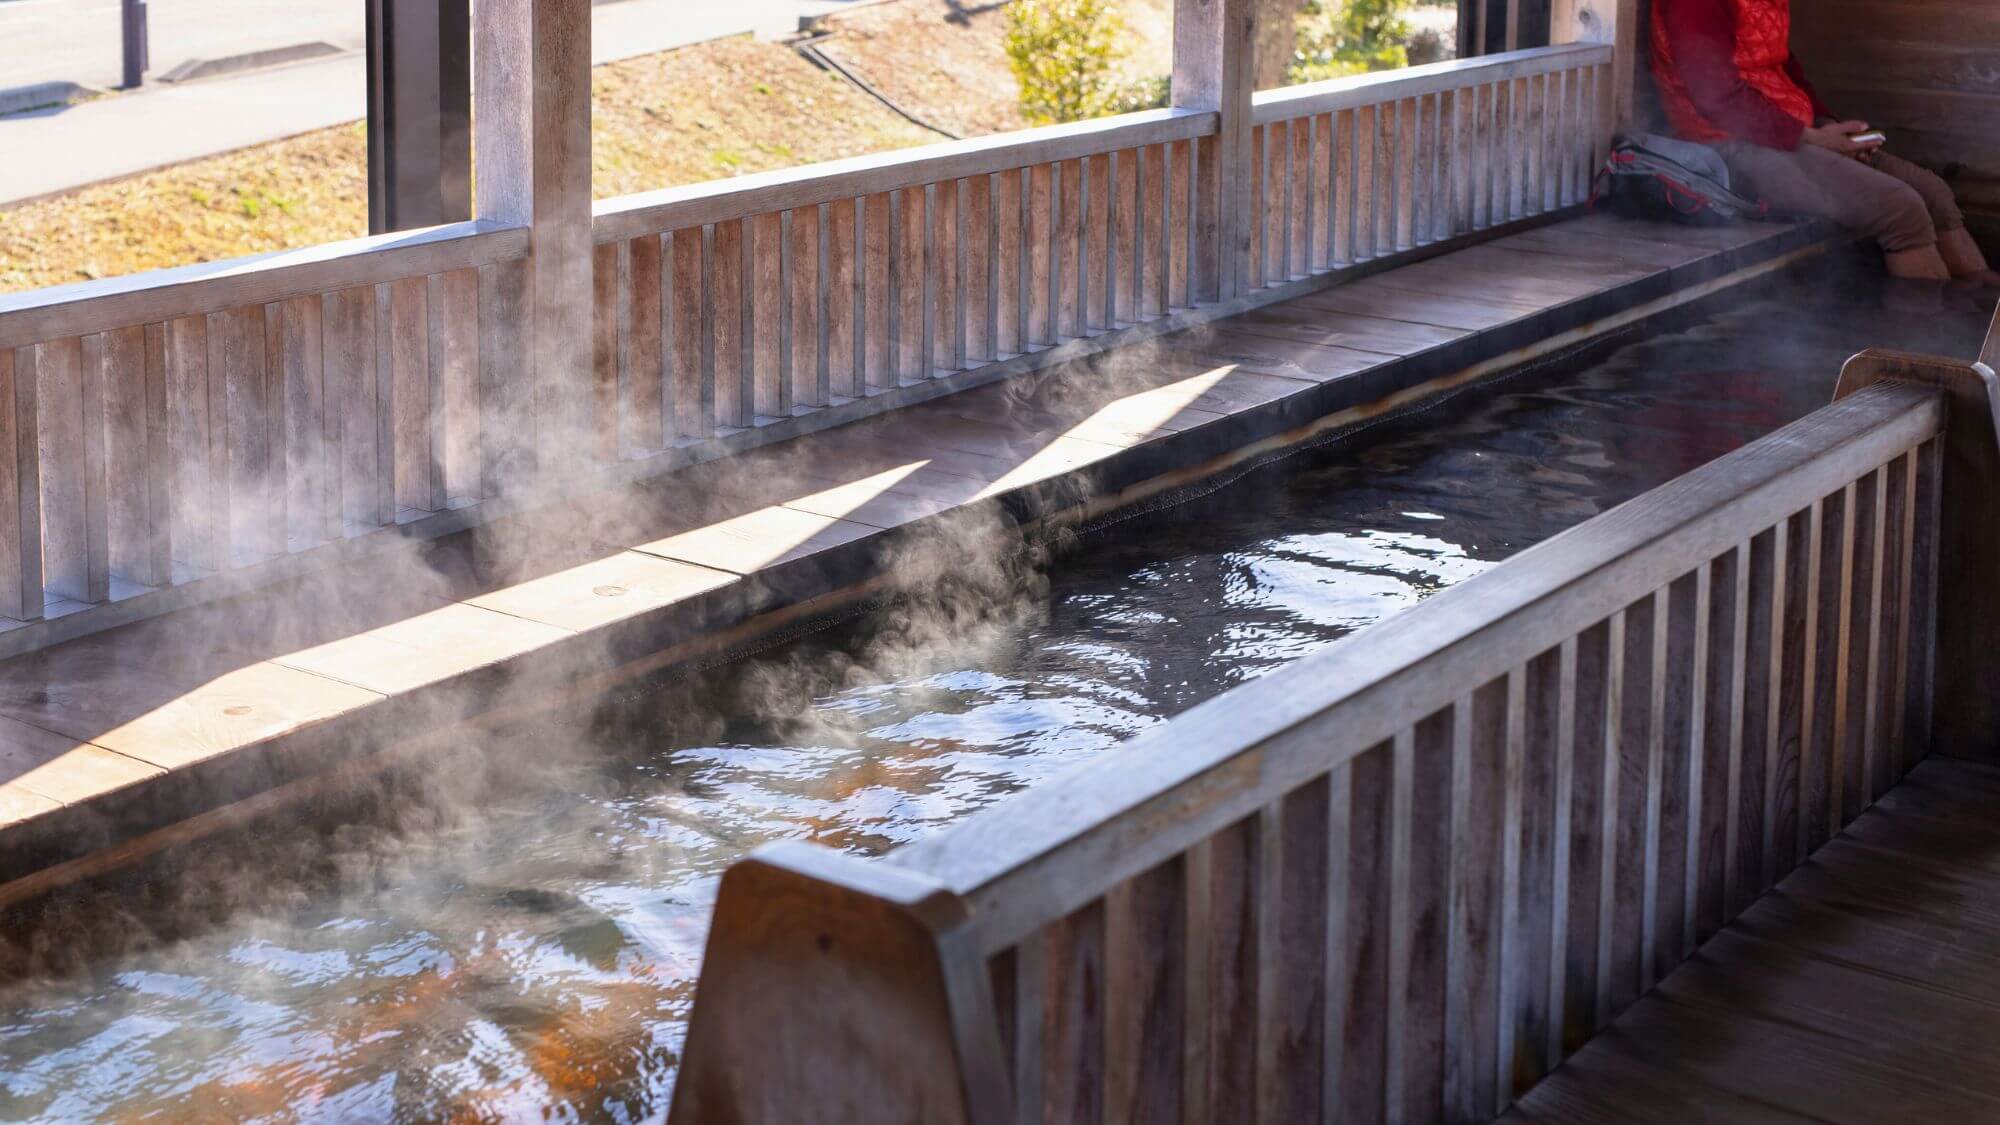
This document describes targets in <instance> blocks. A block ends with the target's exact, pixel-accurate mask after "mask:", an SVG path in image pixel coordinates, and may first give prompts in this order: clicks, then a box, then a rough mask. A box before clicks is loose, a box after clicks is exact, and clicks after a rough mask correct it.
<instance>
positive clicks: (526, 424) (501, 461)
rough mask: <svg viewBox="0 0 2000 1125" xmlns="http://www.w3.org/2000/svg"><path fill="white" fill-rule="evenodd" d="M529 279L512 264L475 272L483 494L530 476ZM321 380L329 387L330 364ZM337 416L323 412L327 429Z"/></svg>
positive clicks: (532, 429) (532, 464)
mask: <svg viewBox="0 0 2000 1125" xmlns="http://www.w3.org/2000/svg"><path fill="white" fill-rule="evenodd" d="M529 278H530V273H529V270H528V268H527V267H526V266H525V265H523V264H521V263H518V262H508V263H502V264H499V265H492V266H483V267H481V268H480V270H479V339H480V348H479V442H480V452H479V465H480V472H481V473H482V474H483V475H484V478H485V483H484V484H483V486H482V487H481V489H480V492H481V494H482V495H484V496H499V495H502V494H504V493H505V492H506V491H507V490H508V489H510V488H518V487H521V486H524V485H526V484H527V483H528V482H529V481H530V480H531V479H532V478H533V476H534V472H535V444H536V443H535V427H536V426H537V424H538V418H537V411H536V409H535V381H534V378H533V370H534V369H533V367H532V365H531V363H530V352H531V349H530V348H529V346H528V325H529V323H530V321H531V314H530V312H529V311H528V305H529V293H528V285H529ZM328 307H329V308H330V307H331V306H330V305H329V306H328ZM328 354H329V355H331V354H332V353H331V352H329V353H328ZM327 378H328V380H329V382H328V386H329V388H331V387H333V386H334V385H335V384H334V382H333V379H334V376H333V375H332V368H331V366H330V365H329V367H328V376H327ZM339 414H340V412H339V411H337V410H335V411H329V412H328V415H327V417H328V424H329V426H332V425H334V424H336V423H337V421H338V419H339ZM328 435H329V436H328V440H329V442H338V441H340V440H342V439H341V438H338V437H335V436H334V431H333V430H332V429H329V430H328Z"/></svg>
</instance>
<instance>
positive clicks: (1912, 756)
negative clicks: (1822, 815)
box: [1902, 438, 1944, 769]
mask: <svg viewBox="0 0 2000 1125" xmlns="http://www.w3.org/2000/svg"><path fill="white" fill-rule="evenodd" d="M1943 447H1944V442H1943V441H1942V440H1941V439H1938V438H1932V439H1931V440H1930V441H1928V442H1925V443H1924V444H1923V445H1922V446H1921V447H1919V448H1918V450H1917V452H1916V455H1915V456H1916V463H1915V466H1914V468H1913V469H1912V474H1911V475H1912V477H1913V479H1912V481H1911V484H1910V517H1911V519H1910V525H1911V526H1910V552H1909V554H1910V568H1909V572H1910V597H1909V604H1910V627H1909V643H1908V645H1907V646H1906V647H1905V649H1904V652H1905V657H1904V659H1905V662H1906V669H1907V670H1906V671H1905V673H1904V677H1903V679H1904V686H1903V691H1904V702H1903V708H1902V710H1903V738H1902V743H1903V766H1904V768H1906V769H1907V768H1908V767H1910V766H1912V765H1915V764H1916V762H1917V760H1918V759H1919V758H1921V757H1923V756H1924V755H1925V754H1927V753H1929V752H1930V750H1931V749H1932V747H1931V744H1930V732H1931V708H1932V699H1931V677H1932V675H1933V674H1934V671H1935V670H1934V669H1933V667H1932V661H1933V659H1934V654H1935V652H1936V638H1937V613H1938V604H1937V591H1938V543H1939V538H1940V536H1939V527H1938V520H1939V512H1940V508H1939V505H1940V503H1942V496H1943V492H1942V488H1941V485H1942V478H1941V474H1942V472H1943V467H1944V466H1943V462H1942V461H1941V458H1942V457H1943V455H1944V452H1943Z"/></svg>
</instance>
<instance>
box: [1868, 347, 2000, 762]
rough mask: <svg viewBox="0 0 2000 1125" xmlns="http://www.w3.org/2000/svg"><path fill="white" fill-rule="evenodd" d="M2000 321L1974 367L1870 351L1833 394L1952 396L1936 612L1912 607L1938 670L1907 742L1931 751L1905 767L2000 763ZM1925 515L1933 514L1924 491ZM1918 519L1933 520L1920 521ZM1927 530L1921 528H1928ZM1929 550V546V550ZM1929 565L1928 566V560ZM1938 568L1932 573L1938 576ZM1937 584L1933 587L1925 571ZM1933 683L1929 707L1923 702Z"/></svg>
mask: <svg viewBox="0 0 2000 1125" xmlns="http://www.w3.org/2000/svg"><path fill="white" fill-rule="evenodd" d="M1995 360H2000V314H1996V316H1995V318H1994V324H1993V329H1992V331H1991V333H1989V335H1988V336H1987V339H1986V347H1985V348H1984V349H1983V350H1982V352H1981V357H1980V359H1979V360H1978V361H1976V362H1973V363H1964V362H1961V361H1958V360H1953V359H1947V358H1943V357H1940V356H1927V355H1910V354H1906V353H1903V352H1891V351H1882V350H1878V349H1870V350H1868V351H1865V352H1862V353H1861V354H1859V355H1857V356H1855V357H1854V358H1852V359H1850V360H1848V361H1847V363H1846V365H1845V366H1843V367H1842V368H1841V369H1840V382H1839V384H1838V385H1837V386H1836V387H1835V389H1834V396H1833V397H1834V398H1835V400H1839V399H1842V398H1845V397H1847V396H1848V395H1851V394H1853V393H1855V392H1856V391H1859V390H1861V389H1862V388H1864V387H1868V386H1872V385H1873V384H1875V383H1881V382H1898V383H1915V384H1917V385H1920V386H1926V387H1935V388H1937V389H1939V390H1941V391H1943V392H1944V393H1945V432H1944V436H1943V438H1942V439H1941V441H1942V444H1943V451H1942V452H1943V456H1942V457H1941V458H1939V463H1940V468H1939V470H1936V471H1934V476H1933V479H1938V478H1941V484H1942V488H1940V489H1939V490H1938V492H1937V493H1936V494H1934V495H1933V496H1932V497H1931V498H1930V499H1929V503H1928V506H1929V508H1930V511H1929V514H1928V519H1929V520H1930V521H1932V528H1931V532H1930V534H1929V535H1928V536H1925V535H1923V534H1922V533H1921V530H1920V531H1919V535H1918V537H1917V538H1918V541H1919V543H1920V544H1922V545H1920V546H1919V548H1918V549H1917V551H1916V554H1917V559H1916V561H1915V570H1916V573H1915V574H1913V575H1912V581H1913V582H1914V584H1915V586H1916V588H1917V589H1918V590H1919V591H1922V590H1925V589H1926V588H1928V589H1929V590H1930V591H1933V596H1932V597H1931V598H1930V599H1928V600H1929V602H1930V604H1929V605H1916V606H1913V607H1912V610H1913V612H1912V615H1911V616H1912V628H1913V630H1915V631H1916V633H1917V634H1918V636H1921V634H1922V632H1923V631H1924V630H1925V629H1926V628H1928V629H1929V631H1930V632H1931V634H1932V637H1933V640H1932V643H1931V644H1930V645H1929V646H1922V645H1918V646H1916V647H1918V648H1924V647H1927V648H1928V655H1929V657H1930V667H1929V668H1927V669H1926V668H1923V667H1921V666H1919V667H1917V668H1916V669H1914V670H1913V674H1912V677H1911V696H1910V699H1911V704H1910V706H1911V710H1912V711H1913V712H1915V713H1916V714H1918V715H1920V716H1921V715H1923V714H1925V713H1926V710H1925V709H1924V708H1923V707H1921V706H1920V705H1921V704H1924V703H1926V702H1927V703H1928V708H1927V712H1928V715H1929V717H1930V722H1929V724H1928V729H1923V728H1918V729H1914V730H1912V731H1911V735H1910V736H1906V741H1908V739H1909V737H1911V736H1915V737H1919V738H1922V737H1926V736H1927V738H1928V743H1929V744H1928V745H1927V746H1905V747H1904V755H1905V756H1904V759H1903V760H1904V761H1915V760H1916V759H1917V758H1918V757H1920V756H1921V755H1922V754H1924V753H1926V752H1931V751H1934V752H1936V753H1939V754H1944V755H1947V756H1950V757H1956V758H1972V759H1976V760H1978V761H1983V762H1989V763H2000V658H1996V657H1995V655H1994V640H1993V639H1994V637H1996V636H2000V581H1996V576H2000V530H1996V529H2000V375H1996V374H1995V373H1994V369H1993V367H1992V363H1993V362H1994V361H1995ZM1918 487H1919V490H1920V492H1919V502H1918V503H1919V507H1920V508H1921V507H1924V506H1926V504H1925V501H1924V499H1923V498H1922V496H1921V490H1922V489H1923V488H1924V485H1923V483H1922V482H1921V481H1920V482H1919V486H1918ZM1918 518H1919V519H1920V520H1922V519H1924V518H1926V517H1925V515H1924V513H1922V512H1919V513H1918ZM1920 529H1921V524H1920ZM1926 541H1927V542H1926ZM1926 556H1929V559H1930V561H1929V562H1927V561H1926ZM1930 568H1934V569H1930ZM1927 570H1928V573H1929V574H1933V575H1934V576H1935V577H1934V578H1927V577H1926V572H1927ZM1926 681H1928V686H1929V689H1930V690H1929V693H1928V695H1929V698H1928V700H1927V701H1926V700H1923V699H1921V698H1919V696H1920V693H1921V691H1922V688H1923V686H1924V685H1925V682H1926Z"/></svg>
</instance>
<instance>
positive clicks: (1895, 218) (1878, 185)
mask: <svg viewBox="0 0 2000 1125" xmlns="http://www.w3.org/2000/svg"><path fill="white" fill-rule="evenodd" d="M1715 148H1716V151H1718V152H1720V153H1722V159H1723V161H1724V162H1725V163H1727V164H1728V165H1729V174H1730V177H1731V179H1732V183H1731V185H1730V186H1732V187H1734V188H1736V190H1738V191H1739V192H1742V193H1743V194H1746V195H1751V196H1758V197H1762V198H1763V199H1764V200H1765V201H1767V202H1768V203H1770V205H1771V209H1772V210H1774V211H1779V212H1783V213H1785V214H1790V215H1820V216H1824V217H1826V218H1829V219H1832V220H1833V221H1834V222H1836V223H1839V224H1840V225H1841V226H1843V227H1846V228H1847V229H1848V230H1852V231H1858V232H1860V233H1862V234H1866V235H1869V236H1871V237H1872V238H1874V239H1875V240H1876V241H1877V242H1880V243H1881V244H1882V249H1884V250H1889V251H1896V250H1921V249H1923V248H1924V247H1926V246H1932V245H1935V244H1936V243H1937V239H1938V232H1939V231H1947V230H1957V229H1959V228H1960V227H1963V226H1964V225H1965V217H1964V216H1963V215H1961V214H1960V213H1959V210H1958V202H1957V201H1956V200H1954V199H1953V198H1952V195H1951V188H1950V187H1948V186H1946V184H1945V182H1944V181H1943V180H1941V179H1939V178H1938V177H1937V175H1936V174H1935V173H1933V172H1931V171H1929V170H1927V169H1924V168H1919V167H1918V166H1916V165H1915V164H1912V163H1910V162H1909V161H1907V160H1904V159H1902V158H1901V157H1897V156H1892V155H1890V154H1889V153H1887V152H1881V151H1877V152H1876V154H1875V161H1874V163H1873V164H1863V163H1862V162H1860V161H1859V160H1855V159H1853V158H1852V157H1847V156H1841V155H1840V154H1838V153H1834V152H1828V151H1827V150H1826V149H1823V148H1813V147H1810V146H1801V147H1800V148H1799V149H1798V150H1797V151H1795V152H1785V151H1783V150H1781V149H1775V148H1765V147H1764V146H1762V145H1753V144H1750V143H1748V142H1747V141H1724V142H1722V143H1720V144H1718V145H1716V146H1715ZM1735 180H1742V181H1745V183H1741V184H1739V183H1735V182H1734V181H1735Z"/></svg>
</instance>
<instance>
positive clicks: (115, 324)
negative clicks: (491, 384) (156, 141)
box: [0, 221, 528, 348]
mask: <svg viewBox="0 0 2000 1125" xmlns="http://www.w3.org/2000/svg"><path fill="white" fill-rule="evenodd" d="M527 254H528V231H527V228H526V227H521V226H512V225H508V224H504V223H494V222H490V221H477V222H467V223H447V224H445V225H444V226H436V227H425V228H422V229H420V230H407V231H396V232H393V233H390V234H378V235H370V236H368V237H366V238H351V239H347V240H345V241H342V242H329V243H325V244H324V245H320V246H309V247H305V248H303V249H299V250H278V251H274V252H272V253H269V254H258V255H254V256H252V257H247V258H230V259H227V260H225V261H220V262H199V263H196V264H194V265H190V266H177V267H175V268H173V269H164V270H152V271H149V272H147V273H136V274H129V275H127V276H124V277H112V278H105V279H103V280H101V281H83V282H78V283H76V284H73V285H59V286H56V287H54V288H50V289H31V290H29V291H27V292H25V293H11V294H6V295H0V348H15V347H22V346H25V345H28V344H38V343H42V342H43V341H47V340H59V339H62V338H64V337H68V336H82V335H87V334H90V333H93V332H106V331H111V330H113V329H118V328H126V327H130V326H132V325H137V324H151V323H155V322H159V321H164V320H172V319H175V318H177V317H185V316H199V315H201V314H203V313H211V312H220V311H222V310H224V309H231V308H237V307H240V306H243V305H249V304H261V303H264V302H268V301H282V300H285V299H288V298H291V297H304V296H310V295H312V294H315V293H325V292H330V291H332V290H336V289H348V288H352V287H354V286H358V285H374V284H377V283H380V282H386V281H400V280H402V279H404V278H409V277H422V276H426V275H429V274H434V273H447V272H450V271H452V270H461V269H470V268H473V267H477V266H483V265H487V264H489V263H493V262H506V261H514V260H516V259H520V258H525V257H526V256H527Z"/></svg>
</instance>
